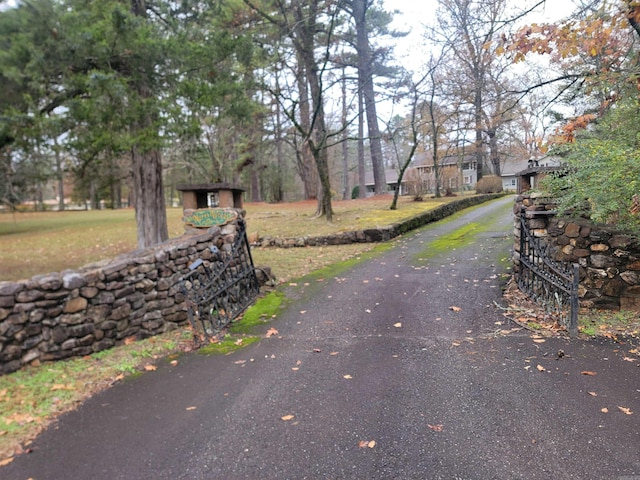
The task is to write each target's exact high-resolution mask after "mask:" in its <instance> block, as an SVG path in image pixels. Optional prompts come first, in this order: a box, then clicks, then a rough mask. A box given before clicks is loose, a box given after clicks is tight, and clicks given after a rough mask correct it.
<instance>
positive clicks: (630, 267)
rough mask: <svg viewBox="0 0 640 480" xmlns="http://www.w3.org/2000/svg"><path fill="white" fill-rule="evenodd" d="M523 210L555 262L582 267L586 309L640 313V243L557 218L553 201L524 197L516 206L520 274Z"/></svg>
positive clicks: (582, 221)
mask: <svg viewBox="0 0 640 480" xmlns="http://www.w3.org/2000/svg"><path fill="white" fill-rule="evenodd" d="M522 207H524V208H525V209H526V218H527V222H528V225H529V227H530V228H531V230H532V232H533V234H534V236H536V237H539V238H542V239H544V241H546V242H547V243H548V244H549V245H550V246H551V252H552V255H553V259H554V260H557V261H561V262H569V263H577V264H578V265H580V290H579V294H580V306H581V307H583V308H602V309H619V308H620V309H623V310H634V311H639V312H640V239H638V238H636V237H634V236H632V235H629V234H626V233H624V232H620V231H616V230H615V229H613V228H609V227H604V226H601V225H594V224H593V223H591V222H589V221H587V220H585V219H578V220H575V219H566V218H562V217H557V216H556V215H555V205H554V203H553V201H552V200H551V199H548V198H545V197H542V196H536V195H535V194H531V195H519V196H518V197H517V198H516V202H515V207H514V214H515V215H516V224H515V225H516V228H515V237H516V241H515V248H514V250H515V255H514V264H515V268H516V269H517V268H518V258H519V257H518V255H519V250H520V241H519V238H520V228H519V214H520V209H521V208H522Z"/></svg>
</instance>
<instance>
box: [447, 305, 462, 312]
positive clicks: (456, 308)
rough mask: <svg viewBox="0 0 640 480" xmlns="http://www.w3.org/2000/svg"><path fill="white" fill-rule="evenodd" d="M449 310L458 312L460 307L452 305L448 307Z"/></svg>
mask: <svg viewBox="0 0 640 480" xmlns="http://www.w3.org/2000/svg"><path fill="white" fill-rule="evenodd" d="M449 310H453V311H454V312H459V311H460V310H462V309H461V308H460V307H456V306H452V307H449Z"/></svg>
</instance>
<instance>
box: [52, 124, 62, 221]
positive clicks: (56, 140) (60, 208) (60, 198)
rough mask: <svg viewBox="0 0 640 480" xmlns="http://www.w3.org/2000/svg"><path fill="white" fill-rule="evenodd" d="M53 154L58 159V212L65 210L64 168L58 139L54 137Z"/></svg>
mask: <svg viewBox="0 0 640 480" xmlns="http://www.w3.org/2000/svg"><path fill="white" fill-rule="evenodd" d="M53 146H54V150H53V153H54V155H55V159H56V180H57V183H58V211H60V212H62V211H63V210H64V170H63V168H62V155H60V145H59V144H58V139H57V138H56V136H55V135H54V136H53Z"/></svg>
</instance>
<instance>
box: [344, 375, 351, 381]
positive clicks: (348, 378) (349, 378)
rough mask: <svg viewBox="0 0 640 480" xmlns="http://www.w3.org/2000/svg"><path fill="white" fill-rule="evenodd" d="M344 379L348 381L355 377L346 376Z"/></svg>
mask: <svg viewBox="0 0 640 480" xmlns="http://www.w3.org/2000/svg"><path fill="white" fill-rule="evenodd" d="M343 378H346V379H347V380H351V379H352V378H353V377H352V376H351V375H345V376H344V377H343Z"/></svg>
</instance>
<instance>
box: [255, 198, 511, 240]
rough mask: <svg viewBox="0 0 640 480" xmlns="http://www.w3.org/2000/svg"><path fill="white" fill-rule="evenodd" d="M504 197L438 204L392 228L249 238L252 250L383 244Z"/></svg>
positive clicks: (466, 199) (389, 226) (464, 199)
mask: <svg viewBox="0 0 640 480" xmlns="http://www.w3.org/2000/svg"><path fill="white" fill-rule="evenodd" d="M503 196H504V194H492V195H476V196H473V197H466V198H461V199H460V200H455V201H453V202H450V203H447V204H445V205H441V206H439V207H436V208H434V209H433V210H429V211H427V212H424V213H420V214H418V215H416V216H414V217H412V218H409V219H408V220H404V221H402V222H399V223H395V224H393V225H388V226H384V227H378V228H369V229H366V230H354V231H350V232H343V233H338V234H333V235H326V236H318V237H296V238H274V237H269V236H265V237H262V238H258V239H255V238H254V239H251V240H250V241H251V245H252V246H255V247H279V248H294V247H318V246H324V245H347V244H351V243H374V242H386V241H388V240H391V239H393V238H395V237H397V236H399V235H402V234H404V233H407V232H410V231H411V230H415V229H416V228H420V227H422V226H424V225H427V224H428V223H432V222H437V221H438V220H442V219H443V218H446V217H448V216H450V215H453V214H454V213H456V212H459V211H460V210H464V209H465V208H468V207H472V206H474V205H479V204H481V203H484V202H487V201H489V200H494V199H496V198H500V197H503Z"/></svg>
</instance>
